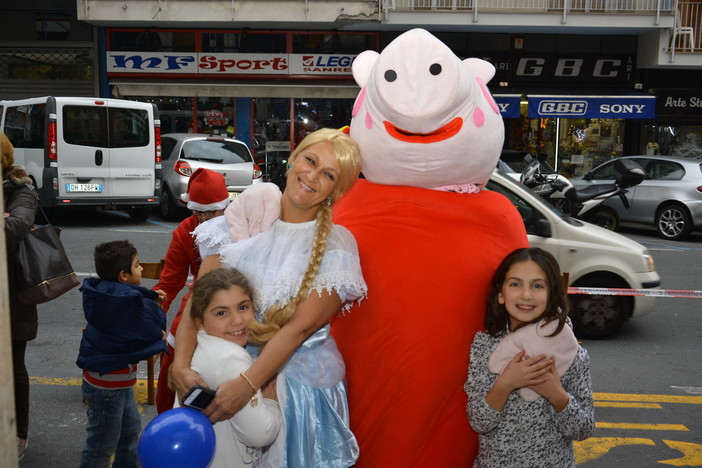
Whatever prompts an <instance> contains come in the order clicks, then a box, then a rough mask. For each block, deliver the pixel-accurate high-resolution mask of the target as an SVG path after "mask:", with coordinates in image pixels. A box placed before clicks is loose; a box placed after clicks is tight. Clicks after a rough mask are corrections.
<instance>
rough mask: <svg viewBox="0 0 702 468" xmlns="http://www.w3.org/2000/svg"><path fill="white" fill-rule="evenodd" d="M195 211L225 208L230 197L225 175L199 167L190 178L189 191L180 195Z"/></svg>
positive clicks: (189, 207)
mask: <svg viewBox="0 0 702 468" xmlns="http://www.w3.org/2000/svg"><path fill="white" fill-rule="evenodd" d="M180 199H181V200H183V201H184V202H186V203H187V204H188V209H190V210H193V211H215V210H223V209H225V208H226V207H227V205H229V202H230V198H229V192H228V191H227V184H226V182H225V181H224V176H223V175H222V174H220V173H219V172H214V171H211V170H209V169H202V168H200V169H197V170H196V171H195V172H194V173H193V175H192V176H190V180H188V191H187V193H184V194H182V195H181V196H180Z"/></svg>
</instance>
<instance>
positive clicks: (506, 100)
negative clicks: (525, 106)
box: [492, 94, 522, 119]
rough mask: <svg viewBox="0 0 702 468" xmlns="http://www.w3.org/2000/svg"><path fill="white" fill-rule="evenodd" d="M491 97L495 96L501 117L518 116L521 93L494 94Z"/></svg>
mask: <svg viewBox="0 0 702 468" xmlns="http://www.w3.org/2000/svg"><path fill="white" fill-rule="evenodd" d="M492 97H493V98H495V103H496V104H497V107H499V108H500V115H501V116H502V118H503V119H516V118H519V103H520V101H521V100H522V95H521V94H494V95H493V96H492Z"/></svg>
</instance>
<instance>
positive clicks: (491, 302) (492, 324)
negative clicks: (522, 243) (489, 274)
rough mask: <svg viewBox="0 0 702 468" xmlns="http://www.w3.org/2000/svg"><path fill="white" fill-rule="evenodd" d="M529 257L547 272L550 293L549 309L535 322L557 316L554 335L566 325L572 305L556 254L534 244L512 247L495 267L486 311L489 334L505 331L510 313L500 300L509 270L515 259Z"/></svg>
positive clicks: (523, 260) (486, 327)
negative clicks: (511, 250)
mask: <svg viewBox="0 0 702 468" xmlns="http://www.w3.org/2000/svg"><path fill="white" fill-rule="evenodd" d="M529 260H531V261H533V262H534V263H536V264H537V265H539V267H541V269H542V270H543V272H544V273H545V274H546V283H547V284H546V288H547V293H548V301H547V303H546V310H545V311H544V313H543V314H542V315H541V316H540V317H538V318H536V319H534V320H533V322H532V323H536V322H538V321H540V320H542V319H545V320H546V321H547V322H550V321H552V320H558V327H556V331H555V332H553V334H552V335H549V336H555V335H557V334H559V333H560V332H561V330H562V329H563V326H564V325H565V323H566V320H567V318H568V312H569V311H570V305H569V303H568V295H567V294H566V289H565V286H564V285H563V279H562V277H561V269H560V268H559V266H558V262H557V261H556V259H555V258H554V256H553V255H551V254H550V253H548V252H546V251H545V250H543V249H539V248H538V247H531V248H521V249H517V250H515V251H513V252H512V253H510V254H509V255H507V257H505V259H504V260H502V263H501V264H500V266H499V267H497V271H495V275H494V276H493V279H492V286H491V290H490V295H489V296H488V303H487V310H486V313H485V329H486V330H487V332H488V333H489V334H490V335H492V336H498V335H500V334H502V333H504V332H505V330H507V327H508V325H509V313H507V309H506V308H505V306H504V305H503V304H500V303H499V301H498V297H499V294H500V292H501V291H502V285H503V284H504V282H505V277H506V276H507V272H508V271H509V269H510V268H512V266H513V265H514V264H515V263H520V262H526V261H529ZM513 331H514V330H513Z"/></svg>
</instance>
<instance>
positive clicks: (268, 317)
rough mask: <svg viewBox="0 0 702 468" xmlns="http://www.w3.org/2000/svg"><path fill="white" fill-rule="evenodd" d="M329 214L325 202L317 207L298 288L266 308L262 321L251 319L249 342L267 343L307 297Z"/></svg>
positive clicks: (329, 224)
mask: <svg viewBox="0 0 702 468" xmlns="http://www.w3.org/2000/svg"><path fill="white" fill-rule="evenodd" d="M331 215H332V212H331V206H330V205H328V204H327V203H322V204H321V205H320V206H319V208H318V209H317V231H316V233H315V236H314V239H313V241H312V253H311V255H310V262H309V263H308V264H307V271H305V274H304V276H303V277H302V283H301V284H300V289H299V290H298V292H297V294H295V296H293V297H291V298H290V299H289V300H288V302H286V303H285V304H282V305H281V304H276V305H274V306H273V307H271V308H270V309H268V310H267V311H266V312H265V313H264V316H263V321H262V322H257V321H255V320H252V321H251V323H249V341H250V342H251V343H254V344H259V345H264V344H266V343H268V341H269V340H270V339H271V338H273V335H275V333H276V332H277V331H278V330H280V328H281V327H282V326H283V325H285V324H286V323H288V321H289V320H290V318H291V317H292V316H293V314H294V313H295V309H297V305H298V304H299V303H300V301H302V300H304V299H306V298H307V295H308V294H309V292H310V290H311V289H312V284H313V283H314V280H315V278H316V277H317V272H318V271H319V266H320V265H321V264H322V258H323V257H324V252H325V251H326V249H327V236H328V235H329V232H330V231H331V228H332V221H331Z"/></svg>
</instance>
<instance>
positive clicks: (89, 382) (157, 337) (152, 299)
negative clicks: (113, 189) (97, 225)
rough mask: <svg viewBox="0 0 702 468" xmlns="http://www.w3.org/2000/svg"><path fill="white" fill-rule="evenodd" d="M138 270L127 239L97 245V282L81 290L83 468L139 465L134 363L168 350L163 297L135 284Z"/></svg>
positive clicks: (86, 283)
mask: <svg viewBox="0 0 702 468" xmlns="http://www.w3.org/2000/svg"><path fill="white" fill-rule="evenodd" d="M142 270H143V268H142V267H141V265H139V256H138V255H137V250H136V248H135V247H134V246H133V245H132V244H131V243H130V242H129V241H126V240H124V241H112V242H106V243H103V244H99V245H98V246H97V247H95V271H96V272H97V274H98V276H99V278H86V279H85V280H84V281H83V286H82V287H81V291H82V293H83V312H84V313H85V318H86V320H87V321H88V325H87V326H86V327H85V332H84V333H83V338H82V340H81V342H80V351H79V354H78V360H77V361H76V364H78V366H79V367H80V368H81V369H83V385H82V391H83V400H84V401H85V404H86V405H87V407H88V422H87V425H86V431H87V433H88V435H87V438H86V441H85V445H84V446H83V453H82V455H81V464H80V466H81V468H83V467H103V466H104V467H107V466H109V464H110V458H111V456H112V455H113V454H114V456H115V458H114V463H113V465H112V466H113V467H138V466H139V463H138V459H137V442H138V439H139V433H140V432H141V417H140V415H139V411H138V410H137V406H136V401H135V400H134V392H133V390H132V387H133V386H134V384H135V383H136V370H137V363H138V362H139V361H141V360H144V359H146V358H148V357H150V356H153V355H155V354H159V353H160V352H162V351H165V349H166V344H165V341H164V337H165V329H166V315H165V314H164V312H163V310H162V309H161V307H159V305H158V303H160V302H162V301H163V300H164V299H165V293H164V292H163V291H152V290H150V289H147V288H143V287H141V286H139V284H140V283H141V272H142Z"/></svg>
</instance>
